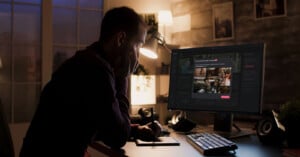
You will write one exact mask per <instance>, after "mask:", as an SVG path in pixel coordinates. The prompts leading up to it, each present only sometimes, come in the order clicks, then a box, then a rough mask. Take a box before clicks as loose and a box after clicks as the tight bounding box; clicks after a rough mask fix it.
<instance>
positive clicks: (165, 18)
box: [158, 10, 173, 25]
mask: <svg viewBox="0 0 300 157" xmlns="http://www.w3.org/2000/svg"><path fill="white" fill-rule="evenodd" d="M172 23H173V17H172V13H171V11H170V10H161V11H159V12H158V24H161V25H171V24H172Z"/></svg>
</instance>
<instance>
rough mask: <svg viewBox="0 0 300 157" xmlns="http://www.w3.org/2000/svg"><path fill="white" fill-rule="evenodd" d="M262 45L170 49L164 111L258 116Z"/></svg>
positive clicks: (260, 97) (261, 88) (262, 62)
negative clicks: (168, 84) (166, 104)
mask: <svg viewBox="0 0 300 157" xmlns="http://www.w3.org/2000/svg"><path fill="white" fill-rule="evenodd" d="M264 58H265V45H264V44H263V43H252V44H239V45H227V46H212V47H196V48H185V49H173V50H172V54H171V67H170V86H169V98H168V109H172V110H184V111H187V110H191V111H211V112H228V113H254V114H259V113H261V106H262V93H263V80H264V79H263V76H264V60H265V59H264Z"/></svg>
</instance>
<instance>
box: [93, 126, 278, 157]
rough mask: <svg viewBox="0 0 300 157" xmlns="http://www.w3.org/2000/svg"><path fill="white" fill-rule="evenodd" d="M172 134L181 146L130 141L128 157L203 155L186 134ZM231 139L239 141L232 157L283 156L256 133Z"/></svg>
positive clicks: (124, 148) (185, 156)
mask: <svg viewBox="0 0 300 157" xmlns="http://www.w3.org/2000/svg"><path fill="white" fill-rule="evenodd" d="M170 136H172V137H174V138H175V139H176V140H178V141H179V142H180V146H136V144H135V142H132V141H130V142H127V143H126V145H125V146H124V147H123V150H124V154H125V156H128V157H203V155H202V154H201V153H200V152H199V151H198V150H197V149H195V148H194V147H193V146H192V145H191V144H190V143H188V142H187V140H186V137H185V135H184V134H181V133H176V132H173V131H171V134H170ZM231 140H232V141H233V142H235V143H237V145H238V149H237V150H236V154H235V155H231V156H230V157H282V150H281V149H280V148H274V147H271V146H264V145H262V144H261V143H260V142H259V140H258V138H257V136H256V135H255V134H254V135H250V136H245V137H239V138H236V139H231ZM93 148H96V147H93ZM112 156H118V155H112ZM93 157H94V156H93ZM95 157H97V155H95Z"/></svg>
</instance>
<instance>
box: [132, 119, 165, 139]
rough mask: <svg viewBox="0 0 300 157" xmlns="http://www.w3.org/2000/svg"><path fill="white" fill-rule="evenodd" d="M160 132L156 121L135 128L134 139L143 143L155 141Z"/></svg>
mask: <svg viewBox="0 0 300 157" xmlns="http://www.w3.org/2000/svg"><path fill="white" fill-rule="evenodd" d="M161 130H162V129H161V125H160V124H159V122H158V121H154V122H153V123H152V122H150V123H147V124H145V125H141V126H138V127H137V135H136V138H138V139H141V140H143V141H155V140H158V136H160V134H161Z"/></svg>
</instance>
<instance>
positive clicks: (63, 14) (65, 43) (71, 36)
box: [53, 0, 103, 70]
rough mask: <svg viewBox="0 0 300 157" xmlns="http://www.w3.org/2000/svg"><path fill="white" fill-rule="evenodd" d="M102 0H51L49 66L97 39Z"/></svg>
mask: <svg viewBox="0 0 300 157" xmlns="http://www.w3.org/2000/svg"><path fill="white" fill-rule="evenodd" d="M102 16H103V1H102V0H77V1H75V0H74V1H70V0H53V45H54V49H53V51H54V52H53V57H54V60H53V69H54V70H55V69H56V68H57V67H58V66H59V65H60V64H61V63H62V62H63V61H64V60H65V59H67V58H68V57H70V56H71V55H73V54H74V52H75V51H76V50H79V49H82V48H84V47H86V46H87V45H89V44H91V43H92V42H95V41H97V40H98V37H99V34H100V22H101V18H100V17H102Z"/></svg>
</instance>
